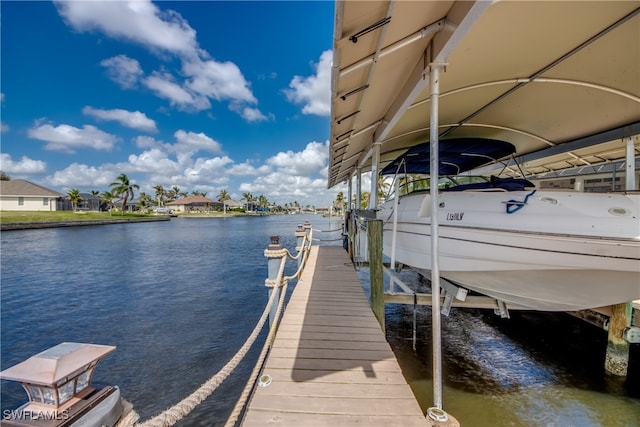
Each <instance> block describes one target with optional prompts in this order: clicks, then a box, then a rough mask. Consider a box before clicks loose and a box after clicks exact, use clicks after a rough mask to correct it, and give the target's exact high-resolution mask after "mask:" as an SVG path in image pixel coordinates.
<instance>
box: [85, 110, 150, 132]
mask: <svg viewBox="0 0 640 427" xmlns="http://www.w3.org/2000/svg"><path fill="white" fill-rule="evenodd" d="M82 113H83V114H85V115H88V116H93V117H96V118H98V119H100V120H114V121H117V122H118V123H120V124H121V125H122V126H125V127H128V128H131V129H137V130H140V131H143V132H158V128H157V127H156V122H155V121H153V120H151V119H150V118H148V117H147V116H146V114H144V113H141V112H140V111H127V110H121V109H113V110H101V109H97V108H92V107H89V106H86V107H84V108H83V109H82Z"/></svg>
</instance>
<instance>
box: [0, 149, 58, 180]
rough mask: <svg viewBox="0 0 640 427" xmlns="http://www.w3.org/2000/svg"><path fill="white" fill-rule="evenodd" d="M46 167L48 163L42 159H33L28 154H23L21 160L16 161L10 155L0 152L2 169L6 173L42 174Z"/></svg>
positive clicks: (0, 168) (0, 167)
mask: <svg viewBox="0 0 640 427" xmlns="http://www.w3.org/2000/svg"><path fill="white" fill-rule="evenodd" d="M46 169H47V164H46V163H45V162H43V161H42V160H33V159H30V158H29V157H27V156H22V158H21V159H20V160H18V161H14V160H12V159H11V156H10V155H8V154H5V153H0V170H2V172H4V173H6V174H9V175H11V174H14V175H25V174H42V173H44V172H45V171H46Z"/></svg>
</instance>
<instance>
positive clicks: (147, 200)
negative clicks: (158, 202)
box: [136, 192, 153, 213]
mask: <svg viewBox="0 0 640 427" xmlns="http://www.w3.org/2000/svg"><path fill="white" fill-rule="evenodd" d="M152 203H153V198H152V197H151V196H150V195H148V194H147V193H145V192H141V193H140V197H138V203H137V204H136V207H137V208H138V209H140V210H141V211H143V212H145V213H146V212H147V208H149V207H151V205H152Z"/></svg>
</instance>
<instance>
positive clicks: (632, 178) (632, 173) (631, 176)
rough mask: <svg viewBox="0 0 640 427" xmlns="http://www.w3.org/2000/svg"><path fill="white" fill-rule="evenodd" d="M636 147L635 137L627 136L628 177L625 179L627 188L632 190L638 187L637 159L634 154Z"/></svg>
mask: <svg viewBox="0 0 640 427" xmlns="http://www.w3.org/2000/svg"><path fill="white" fill-rule="evenodd" d="M634 152H635V148H634V146H633V138H631V137H628V138H627V156H626V157H627V159H626V160H627V163H626V165H627V171H626V172H627V178H626V181H625V184H626V186H625V190H627V191H632V190H635V189H636V159H635V156H634V154H635V153H634Z"/></svg>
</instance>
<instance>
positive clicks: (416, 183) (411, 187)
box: [399, 175, 490, 196]
mask: <svg viewBox="0 0 640 427" xmlns="http://www.w3.org/2000/svg"><path fill="white" fill-rule="evenodd" d="M489 181H490V180H489V178H486V177H484V176H478V175H459V176H443V177H440V178H439V179H438V189H439V190H442V191H446V190H450V189H452V188H455V187H457V186H461V185H468V184H485V183H488V182H489ZM430 187H431V179H430V177H429V176H428V175H407V176H405V177H402V178H400V185H399V190H400V196H404V195H407V194H411V193H415V192H416V191H426V190H429V189H430Z"/></svg>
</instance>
